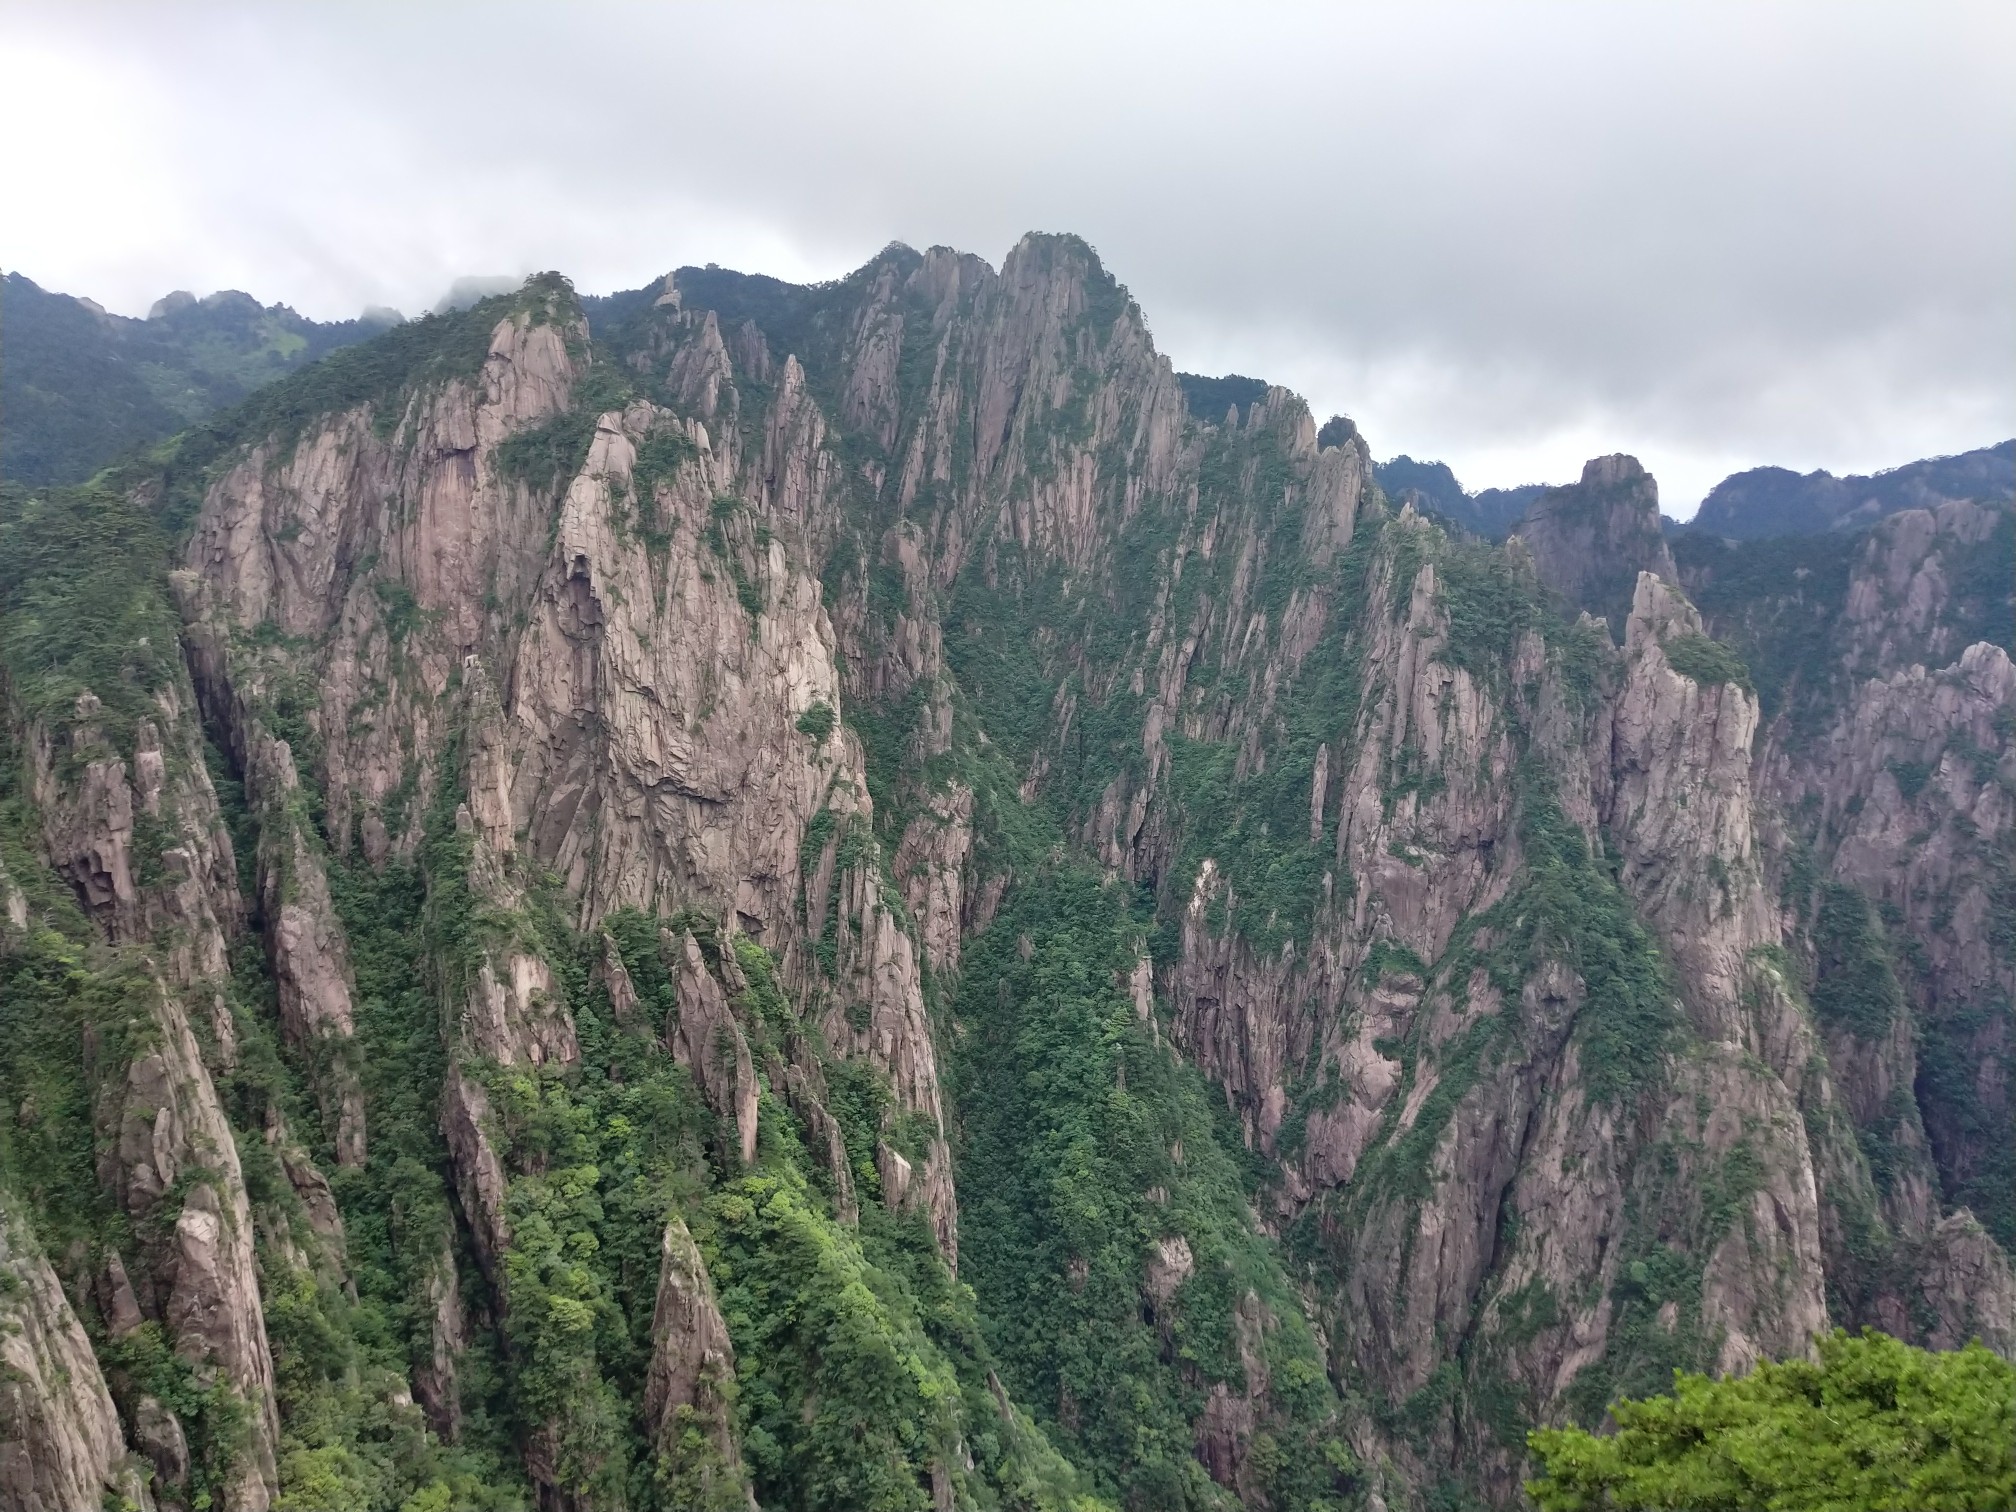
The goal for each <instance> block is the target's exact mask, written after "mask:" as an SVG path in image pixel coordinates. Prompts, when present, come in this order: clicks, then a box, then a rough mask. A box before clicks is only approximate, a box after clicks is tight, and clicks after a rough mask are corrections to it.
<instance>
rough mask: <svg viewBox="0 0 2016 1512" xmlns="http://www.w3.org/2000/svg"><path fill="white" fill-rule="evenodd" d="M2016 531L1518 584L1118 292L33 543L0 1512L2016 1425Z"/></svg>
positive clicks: (623, 368) (1042, 245)
mask: <svg viewBox="0 0 2016 1512" xmlns="http://www.w3.org/2000/svg"><path fill="white" fill-rule="evenodd" d="M1221 399H1222V400H1223V401H1224V402H1223V403H1222V404H1221V403H1220V402H1219V401H1220V400H1221ZM10 423H15V422H13V421H11V420H10ZM10 444H12V443H10ZM19 445H20V446H21V447H22V448H23V449H24V454H25V449H27V448H28V446H29V441H28V440H26V439H23V440H21V441H20V442H19ZM1443 471H1444V472H1446V469H1444V470H1443ZM1942 476H1943V475H1942ZM1452 483H1453V480H1452ZM1960 491H1961V492H1965V490H1960ZM1980 492H1981V496H1980V497H1963V498H1948V497H1944V496H1940V497H1938V498H1936V499H1934V500H1932V502H1931V505H1930V507H1903V508H1898V509H1895V510H1891V511H1889V512H1887V513H1884V514H1882V515H1881V516H1880V517H1879V518H1876V519H1875V521H1874V523H1873V524H1871V525H1869V526H1867V528H1863V529H1860V530H1859V531H1857V530H1851V529H1846V528H1835V529H1831V530H1828V531H1826V532H1824V533H1820V534H1813V535H1808V536H1798V537H1786V538H1774V539H1769V540H1741V539H1736V537H1740V536H1743V535H1745V534H1754V533H1755V532H1746V531H1742V530H1728V531H1720V530H1719V528H1718V533H1716V534H1709V533H1707V532H1705V531H1682V532H1678V533H1674V532H1671V531H1670V530H1667V529H1663V528H1662V524H1661V520H1660V517H1659V512H1658V493H1657V488H1656V485H1655V483H1654V481H1653V479H1652V478H1651V477H1650V476H1649V475H1648V474H1647V473H1646V471H1645V469H1644V468H1643V467H1641V466H1640V465H1639V463H1638V462H1637V461H1636V460H1634V459H1632V458H1630V457H1626V456H1612V457H1603V458H1598V459H1596V460H1594V461H1592V462H1590V463H1589V465H1588V467H1587V468H1586V469H1585V471H1584V473H1583V476H1582V479H1581V481H1580V482H1579V483H1576V484H1573V485H1570V486H1567V487H1563V488H1556V489H1551V490H1546V491H1527V493H1528V494H1529V495H1531V497H1530V507H1528V508H1526V512H1525V514H1524V517H1523V519H1520V520H1519V521H1517V523H1516V524H1515V525H1514V526H1513V527H1512V529H1511V532H1510V536H1509V539H1507V540H1506V541H1505V542H1504V543H1503V544H1492V543H1491V542H1489V541H1486V540H1482V539H1478V538H1477V537H1474V536H1471V535H1469V534H1467V533H1465V532H1462V531H1452V530H1450V529H1448V528H1445V526H1444V525H1443V524H1441V523H1438V521H1437V520H1435V519H1433V518H1430V516H1429V514H1428V513H1426V512H1422V511H1417V510H1416V509H1415V508H1414V506H1413V503H1412V502H1411V501H1407V500H1403V501H1401V502H1399V503H1397V504H1396V503H1395V502H1393V501H1392V500H1390V499H1389V497H1388V495H1387V492H1386V491H1385V490H1384V489H1383V488H1382V487H1381V485H1380V483H1379V481H1378V478H1377V475H1375V472H1374V468H1373V462H1372V457H1371V454H1370V452H1369V450H1368V447H1367V443H1366V441H1365V439H1364V438H1363V437H1361V436H1360V434H1359V432H1358V429H1357V427H1356V426H1354V425H1352V424H1350V423H1349V422H1348V421H1332V422H1331V423H1329V424H1324V425H1321V426H1320V428H1319V422H1318V417H1316V416H1314V415H1312V414H1311V413H1310V411H1309V409H1308V407H1307V405H1306V404H1305V403H1304V402H1303V401H1302V400H1301V399H1299V398H1298V397H1297V396H1295V395H1294V394H1292V393H1289V392H1287V391H1286V390H1284V389H1281V388H1278V387H1271V386H1268V385H1266V384H1263V383H1259V382H1257V381H1253V380H1245V379H1240V380H1236V381H1235V380H1221V381H1218V386H1216V387H1213V386H1212V384H1211V383H1210V382H1206V381H1204V380H1195V379H1193V378H1191V377H1190V376H1189V375H1179V374H1178V373H1177V372H1176V371H1175V370H1174V369H1173V368H1172V366H1171V364H1170V362H1169V361H1168V360H1167V359H1166V358H1165V357H1163V356H1162V355H1160V354H1159V353H1158V352H1157V351H1156V349H1155V345H1154V343H1153V341H1152V339H1151V337H1150V335H1149V331H1148V327H1147V325H1146V324H1145V322H1144V319H1143V316H1142V313H1141V311H1140V310H1139V309H1138V308H1137V306H1136V305H1135V303H1134V301H1133V300H1132V299H1131V298H1130V297H1129V295H1128V293H1127V291H1126V290H1125V289H1124V288H1123V287H1122V286H1121V285H1120V284H1118V283H1117V282H1116V281H1115V280H1114V278H1113V277H1112V276H1111V275H1110V274H1109V273H1108V272H1107V271H1106V270H1105V269H1104V268H1103V267H1102V266H1101V265H1100V263H1099V261H1098V259H1097V258H1096V257H1095V256H1094V255H1093V253H1092V251H1091V249H1090V248H1088V247H1087V246H1086V245H1085V244H1084V243H1083V242H1081V241H1079V240H1077V239H1075V238H1072V237H1065V236H1030V237H1027V238H1025V239H1024V240H1023V241H1022V242H1021V243H1020V244H1018V245H1017V246H1016V247H1015V248H1014V250H1013V251H1012V252H1010V253H1009V255H1008V256H1007V258H1006V260H1005V261H1004V262H1003V263H1002V265H1001V266H1000V267H999V268H998V269H996V268H994V267H990V266H989V265H988V264H987V263H985V262H983V261H981V260H980V259H978V258H975V257H971V256H967V255H963V254H960V253H957V252H953V251H950V250H946V249H943V248H934V249H932V250H930V251H928V252H924V253H918V252H915V251H912V250H910V249H908V248H905V247H901V246H894V247H891V248H889V249H888V250H887V251H885V252H884V253H882V254H881V255H879V256H878V257H876V258H875V259H874V260H872V261H871V262H869V263H868V264H867V265H866V266H865V267H863V268H861V269H860V270H859V271H858V272H856V273H854V274H852V275H850V276H848V277H847V278H844V279H841V280H839V281H837V282H834V283H831V284H824V285H817V286H810V287H801V286H794V285H789V284H784V283H780V282H777V281H775V280H772V279H767V278H762V277H755V276H745V275H741V274H736V273H730V272H726V271H723V270H720V269H716V268H707V269H682V270H680V271H679V272H677V273H675V274H673V275H671V276H669V277H667V278H665V279H664V280H663V281H662V282H661V283H659V284H657V285H654V286H653V287H651V288H649V289H645V290H640V291H636V292H633V293H630V294H624V295H618V296H612V297H608V298H585V297H581V296H578V295H577V294H576V293H575V291H574V290H573V289H572V287H571V286H570V285H569V284H568V282H567V281H566V280H565V279H564V278H562V277H560V276H558V275H556V274H549V275H544V276H541V277H539V278H535V279H533V280H531V281H530V282H528V283H526V284H525V285H524V286H523V287H522V288H521V289H518V290H517V291H515V292H513V293H510V294H506V295H501V296H495V297H492V298H488V299H485V300H482V301H481V302H479V303H476V304H474V305H473V306H471V307H469V308H466V309H463V310H460V311H449V312H447V313H443V314H439V315H435V316H429V317H426V318H422V319H419V320H415V321H410V322H406V323H404V324H399V325H395V326H392V327H391V328H389V329H387V330H384V331H383V332H382V333H381V334H377V335H375V336H371V337H370V339H365V340H359V341H356V342H354V343H353V344H350V345H346V346H343V347H342V348H341V349H340V350H336V351H333V352H332V353H330V354H329V355H327V356H324V357H322V358H321V359H320V360H319V361H316V362H313V363H310V364H308V365H306V366H301V367H299V368H297V369H296V370H294V371H292V372H291V373H289V374H287V375H286V376H283V377H280V378H279V379H278V380H277V381H274V382H271V383H269V384H267V385H266V386H264V387H260V388H257V389H255V390H253V391H252V392H251V394H250V396H249V397H248V398H245V399H243V400H242V402H239V403H238V404H237V406H236V407H235V408H231V409H227V410H222V411H217V412H211V413H208V414H207V415H205V416H204V417H202V418H200V419H199V420H198V421H197V423H196V424H195V426H194V427H193V428H192V429H188V430H185V431H183V432H182V433H180V434H179V435H177V436H175V437H174V438H172V439H170V440H168V441H166V442H163V443H161V444H158V445H156V446H155V447H154V448H153V449H152V450H150V451H147V452H145V453H144V454H140V455H138V456H136V457H133V458H132V459H131V460H128V461H126V462H123V463H120V464H118V465H116V466H114V467H112V468H110V469H109V470H107V471H103V472H100V473H99V474H98V475H97V476H96V477H95V478H93V479H92V480H91V481H90V482H88V483H84V484H79V485H76V486H69V487H55V486H25V485H22V484H18V483H13V484H8V485H6V487H5V489H4V493H0V707H4V716H5V717H4V720H0V902H4V908H0V1109H4V1118H0V1315H4V1325H0V1353H4V1358H5V1362H6V1368H5V1370H4V1372H0V1508H4V1509H6V1512H76V1509H81V1508H95V1507H99V1506H100V1505H102V1504H111V1505H122V1506H126V1507H133V1508H153V1509H161V1512H165V1509H168V1508H178V1509H190V1512H194V1509H197V1508H215V1509H226V1512H266V1509H269V1508H271V1509H276V1512H278V1509H292V1508H301V1509H307V1508H318V1509H319V1508H370V1509H381V1508H382V1509H385V1512H449V1509H463V1508H467V1509H485V1512H505V1509H533V1508H538V1509H541V1512H618V1509H626V1512H647V1509H652V1508H661V1509H672V1508H681V1509H683V1508H705V1509H727V1508H735V1509H749V1508H753V1507H762V1508H766V1509H780V1512H781V1509H787V1508H789V1509H797V1508H806V1509H847V1508H873V1509H892V1512H893V1509H912V1508H914V1509H917V1512H925V1509H933V1512H951V1509H954V1508H958V1509H989V1508H1004V1509H1005V1508H1045V1509H1057V1512H1088V1509H1095V1508H1100V1507H1113V1508H1120V1507H1125V1508H1130V1509H1143V1512H1147V1509H1175V1508H1193V1509H1232V1508H1250V1509H1255V1512H1260V1509H1271V1512H1291V1509H1295V1512H1299V1509H1311V1512H1314V1509H1329V1508H1337V1509H1342V1508H1366V1509H1374V1508H1383V1509H1391V1512H1399V1509H1402V1508H1408V1509H1428V1508H1456V1507H1491V1508H1509V1507H1514V1506H1517V1505H1520V1504H1521V1501H1522V1498H1523V1495H1524V1493H1523V1492H1522V1490H1521V1486H1522V1483H1523V1482H1524V1481H1525V1480H1526V1479H1528V1478H1529V1477H1531V1476H1533V1475H1534V1474H1535V1473H1536V1466H1535V1464H1534V1462H1533V1461H1532V1460H1531V1459H1529V1457H1528V1451H1527V1433H1528V1432H1529V1430H1531V1429H1533V1428H1536V1427H1542V1426H1556V1425H1567V1424H1580V1425H1584V1426H1595V1425H1598V1424H1601V1423H1602V1422H1603V1420H1604V1418H1605V1414H1606V1409H1607V1408H1608V1406H1609V1405H1610V1404H1611V1403H1612V1402H1613V1401H1615V1400H1617V1399H1618V1398H1619V1397H1624V1396H1635V1397H1642V1396H1645V1395H1647V1394H1648V1393H1655V1392H1659V1391H1662V1390H1665V1389H1667V1388H1668V1387H1670V1385H1671V1383H1672V1372H1673V1371H1674V1370H1675V1369H1676V1368H1679V1369H1687V1370H1696V1371H1708V1372H1714V1373H1731V1372H1739V1371H1743V1370H1746V1369H1748V1368H1750V1367H1752V1366H1753V1365H1755V1364H1757V1363H1758V1362H1760V1361H1766V1360H1781V1359H1787V1358H1799V1357H1803V1356H1804V1355H1806V1353H1807V1352H1808V1351H1809V1350H1810V1349H1811V1348H1812V1347H1813V1344H1814V1341H1815V1340H1816V1338H1819V1337H1821V1336H1822V1335H1824V1334H1825V1333H1826V1332H1827V1331H1828V1330H1830V1329H1832V1328H1836V1327H1847V1328H1851V1329H1852V1328H1857V1327H1860V1326H1862V1325H1865V1324H1866V1325H1873V1326H1876V1327H1879V1328H1881V1329H1883V1330H1885V1331H1887V1332H1889V1333H1891V1334H1894V1335H1896V1336H1898V1337H1899V1338H1902V1339H1905V1340H1907V1341H1910V1342H1912V1343H1915V1344H1919V1345H1923V1346H1927V1347H1931V1348H1937V1349H1954V1348H1957V1347H1959V1346H1960V1345H1962V1344H1965V1343H1966V1342H1967V1341H1969V1340H1971V1339H1975V1338H1979V1339H1980V1340H1982V1341H1984V1342H1985V1343H1986V1344H1987V1345H1988V1346H1989V1347H1990V1348H1992V1349H1994V1350H1996V1351H1999V1352H2001V1353H2003V1354H2005V1355H2006V1354H2009V1353H2010V1352H2012V1351H2016V1276H2012V1271H2011V1266H2010V1260H2009V1252H2010V1248H2011V1246H2012V1245H2016V1138H2012V1135H2011V1128H2012V1112H2011V1103H2010V1099H2011V1073H2012V1058H2016V1019H2012V1009H2011V1002H2012V996H2016V873H2012V856H2016V836H2012V823H2016V667H2012V665H2011V661H2010V655H2009V650H2010V646H2011V634H2012V631H2011V580H2012V573H2011V562H2012V559H2016V507H2012V505H2011V502H2010V501H2009V499H2008V498H2007V497H2006V494H2005V495H2001V496H1998V495H1996V494H1995V493H1994V492H1993V490H1983V491H1980ZM1739 493H1740V490H1735V491H1731V492H1730V494H1729V499H1728V500H1725V501H1724V504H1725V505H1726V506H1727V507H1726V508H1721V512H1722V513H1728V512H1729V510H1731V509H1734V508H1735V507H1736V503H1740V499H1738V497H1737V496H1738V494H1739ZM1525 497H1526V495H1522V500H1523V499H1524V498H1525ZM1730 500H1734V501H1736V503H1731V502H1729V501H1730ZM1718 507H1720V506H1718ZM108 1498H110V1499H111V1501H110V1502H109V1503H108V1502H107V1499H108Z"/></svg>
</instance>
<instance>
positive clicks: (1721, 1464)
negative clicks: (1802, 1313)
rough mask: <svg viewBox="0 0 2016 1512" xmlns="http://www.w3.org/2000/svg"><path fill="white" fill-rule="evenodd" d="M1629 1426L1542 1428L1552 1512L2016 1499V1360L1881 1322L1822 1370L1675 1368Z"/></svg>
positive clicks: (1944, 1504) (1775, 1509) (1895, 1507)
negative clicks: (1892, 1330)
mask: <svg viewBox="0 0 2016 1512" xmlns="http://www.w3.org/2000/svg"><path fill="white" fill-rule="evenodd" d="M1610 1411H1611V1415H1612V1416H1613V1417H1614V1418H1615V1419H1616V1421H1617V1425H1618V1432H1617V1433H1616V1435H1615V1436H1613V1437H1609V1438H1597V1437H1594V1436H1592V1435H1590V1434H1587V1433H1584V1432H1582V1431H1581V1430H1580V1429H1576V1428H1568V1429H1546V1430H1542V1431H1541V1432H1538V1433H1535V1434H1533V1435H1532V1439H1531V1443H1532V1447H1533V1452H1534V1453H1535V1454H1536V1455H1538V1456H1539V1457H1540V1459H1542V1460H1543V1461H1545V1463H1546V1466H1547V1474H1546V1476H1545V1477H1543V1478H1542V1479H1540V1480H1537V1481H1534V1482H1532V1483H1531V1485H1530V1486H1529V1487H1528V1490H1530V1491H1531V1492H1532V1494H1533V1496H1534V1499H1535V1500H1536V1501H1537V1502H1538V1503H1539V1504H1540V1507H1541V1509H1542V1512H1599V1509H1611V1508H1615V1509H1618V1512H1624V1509H1636V1508H1644V1509H1646V1512H1652V1509H1658V1512H1991V1509H2000V1508H2006V1507H2009V1506H2012V1505H2016V1367H2012V1366H2011V1365H2010V1364H2009V1362H2008V1361H2006V1360H2003V1359H1999V1358H1997V1357H1996V1356H1995V1355H1993V1354H1991V1353H1989V1352H1988V1350H1986V1349H1984V1348H1983V1347H1982V1346H1981V1345H1980V1344H1978V1343H1977V1344H1971V1345H1969V1346H1968V1347H1967V1348H1966V1349H1963V1350H1960V1351H1958V1352H1957V1353H1950V1354H1933V1353H1928V1352H1927V1351H1925V1350H1922V1349H1913V1348H1911V1347H1910V1346H1909V1345H1907V1344H1900V1343H1899V1342H1898V1341H1897V1340H1895V1339H1892V1338H1890V1337H1888V1336H1887V1335H1884V1334H1879V1333H1877V1332H1875V1331H1874V1330H1873V1329H1869V1330H1865V1331H1864V1332H1863V1334H1862V1336H1861V1337H1860V1338H1855V1337H1852V1336H1850V1335H1848V1334H1845V1333H1839V1332H1837V1333H1836V1334H1835V1335H1834V1336H1833V1337H1832V1338H1830V1339H1823V1340H1822V1341H1821V1342H1820V1363H1819V1364H1818V1365H1814V1364H1810V1363H1808V1362H1806V1361H1804V1360H1788V1361H1786V1362H1785V1363H1783V1364H1780V1365H1761V1366H1759V1367H1758V1368H1757V1369H1756V1370H1755V1371H1753V1372H1751V1374H1749V1375H1747V1376H1743V1377H1740V1378H1732V1379H1728V1380H1721V1381H1715V1380H1710V1379H1709V1378H1708V1377H1707V1376H1703V1375H1688V1374H1685V1373H1676V1375H1675V1378H1674V1394H1673V1395H1672V1396H1662V1397H1653V1398H1652V1399H1650V1400H1649V1401H1643V1402H1619V1403H1617V1404H1616V1405H1615V1406H1613V1407H1612V1408H1611V1409H1610Z"/></svg>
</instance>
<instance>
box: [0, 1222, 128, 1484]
mask: <svg viewBox="0 0 2016 1512" xmlns="http://www.w3.org/2000/svg"><path fill="white" fill-rule="evenodd" d="M7 1204H8V1199H7V1196H6V1194H5V1193H4V1192H0V1509H4V1512H78V1509H88V1508H93V1507H97V1506H99V1505H100V1504H101V1503H102V1502H103V1501H104V1500H105V1498H106V1497H107V1496H108V1495H112V1494H117V1495H125V1496H131V1497H135V1498H136V1500H138V1501H139V1502H140V1503H141V1504H142V1505H145V1506H151V1505H152V1503H151V1500H149V1499H148V1498H147V1494H146V1492H145V1490H144V1489H142V1488H141V1487H139V1485H138V1483H137V1481H136V1480H135V1478H134V1477H133V1476H132V1475H131V1473H130V1472H129V1470H128V1468H127V1466H126V1441H125V1435H124V1434H123V1433H122V1432H121V1430H120V1426H119V1414H118V1412H117V1410H116V1409H115V1408H114V1407H113V1405H112V1394H111V1392H109V1391H108V1390H106V1388H105V1379H104V1377H103V1376H102V1375H100V1374H99V1371H98V1361H97V1359H96V1357H95V1356H94V1355H93V1354H92V1352H91V1341H90V1340H89V1339H88V1338H86V1337H85V1334H84V1329H83V1326H82V1325H81V1324H80V1323H79V1322H78V1321H77V1315H76V1314H75V1313H74V1312H72V1311H71V1308H70V1301H69V1299H68V1298H67V1297H65V1296H64V1294H63V1288H62V1285H61V1284H60V1283H59V1282H58V1281H57V1279H56V1273H55V1272H54V1271H53V1270H51V1269H50V1267H49V1262H48V1261H47V1260H46V1259H44V1258H43V1257H42V1255H41V1254H40V1253H39V1251H37V1249H36V1248H35V1244H34V1240H33V1239H32V1238H31V1237H30V1236H29V1235H28V1234H27V1232H26V1229H25V1226H24V1225H22V1223H21V1222H20V1220H19V1218H18V1217H17V1216H16V1215H15V1214H14V1213H13V1212H11V1211H9V1208H8V1205H7Z"/></svg>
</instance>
